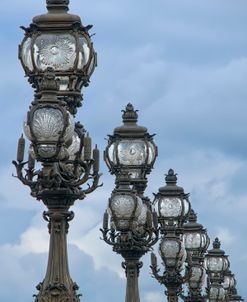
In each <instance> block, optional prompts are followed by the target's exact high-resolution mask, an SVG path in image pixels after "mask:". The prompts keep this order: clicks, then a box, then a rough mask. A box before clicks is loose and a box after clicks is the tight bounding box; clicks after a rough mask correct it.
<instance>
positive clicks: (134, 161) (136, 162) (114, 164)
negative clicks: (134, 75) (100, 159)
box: [104, 104, 157, 184]
mask: <svg viewBox="0 0 247 302" xmlns="http://www.w3.org/2000/svg"><path fill="white" fill-rule="evenodd" d="M137 119H138V115H137V111H135V110H134V107H133V106H132V105H131V104H128V105H127V106H126V109H125V110H123V126H120V127H117V128H115V130H114V134H113V135H109V141H108V146H107V147H106V150H105V154H104V157H105V162H106V164H107V166H108V168H109V169H110V172H111V173H112V174H116V175H119V174H121V173H123V172H126V171H127V172H128V173H129V175H130V182H131V184H138V183H143V182H144V183H146V181H147V180H146V175H147V174H149V173H150V171H151V169H152V167H153V165H154V162H155V159H156V157H157V147H156V145H155V144H154V141H153V136H151V135H150V134H148V132H147V129H146V128H145V127H142V126H139V125H137Z"/></svg>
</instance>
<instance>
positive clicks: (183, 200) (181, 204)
mask: <svg viewBox="0 0 247 302" xmlns="http://www.w3.org/2000/svg"><path fill="white" fill-rule="evenodd" d="M154 204H155V207H156V209H157V212H158V221H159V224H160V232H161V234H162V238H161V243H160V247H159V252H160V255H161V258H162V260H163V264H164V266H165V271H164V273H163V275H160V274H159V271H160V269H159V268H158V266H157V260H156V256H155V255H154V254H153V253H152V255H151V269H152V272H153V275H154V277H155V278H156V279H157V281H158V282H160V283H161V284H163V285H165V286H166V288H167V291H166V292H165V294H166V295H167V296H168V301H169V302H177V301H178V296H179V295H181V293H182V285H183V284H184V283H185V282H186V281H187V280H188V277H189V275H190V272H189V271H188V270H187V272H186V274H185V276H184V277H183V276H182V275H181V271H182V269H183V265H184V262H185V260H186V257H187V253H186V249H185V245H184V242H183V240H182V225H183V223H184V222H185V221H186V219H187V217H188V214H189V210H190V202H189V199H188V194H185V193H184V189H183V188H182V187H179V186H177V176H176V174H175V173H174V171H173V170H172V169H170V170H169V171H168V174H167V175H166V185H165V186H164V187H162V188H160V189H159V193H158V194H155V200H154Z"/></svg>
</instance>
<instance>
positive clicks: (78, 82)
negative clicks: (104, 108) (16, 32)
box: [19, 0, 97, 114]
mask: <svg viewBox="0 0 247 302" xmlns="http://www.w3.org/2000/svg"><path fill="white" fill-rule="evenodd" d="M46 3H47V9H48V12H47V13H46V14H43V15H41V16H36V17H34V18H33V23H32V24H31V25H30V26H29V27H28V28H25V27H22V29H24V30H25V38H24V40H23V41H22V43H21V45H20V48H19V58H20V60H21V63H22V66H23V68H24V70H25V73H26V76H27V77H28V78H29V82H30V83H31V84H32V85H33V87H34V88H35V89H36V93H37V97H40V96H41V94H40V91H41V90H42V89H41V87H40V80H41V79H42V78H43V76H44V73H45V72H46V70H47V68H50V69H52V70H53V71H54V72H55V75H56V79H58V80H59V90H58V93H57V95H58V96H59V99H61V100H63V101H65V102H66V103H67V106H68V109H69V110H70V111H71V113H72V114H74V113H76V108H77V107H79V106H81V101H82V96H81V89H82V87H83V86H87V85H88V83H89V79H90V77H91V75H92V73H93V71H94V68H95V66H96V61H97V60H96V53H95V51H94V49H93V43H92V42H91V38H90V35H89V33H88V31H89V30H90V29H91V27H92V25H89V26H83V25H82V23H81V19H80V17H79V16H76V15H72V14H69V13H68V6H69V0H46Z"/></svg>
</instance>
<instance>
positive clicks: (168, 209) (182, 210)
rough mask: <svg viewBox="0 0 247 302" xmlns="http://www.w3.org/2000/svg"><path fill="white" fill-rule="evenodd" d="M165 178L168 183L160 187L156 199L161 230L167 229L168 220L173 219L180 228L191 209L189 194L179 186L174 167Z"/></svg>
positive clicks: (155, 203)
mask: <svg viewBox="0 0 247 302" xmlns="http://www.w3.org/2000/svg"><path fill="white" fill-rule="evenodd" d="M165 180H166V185H165V186H164V187H161V188H159V192H158V193H157V194H155V199H154V205H155V207H156V210H157V213H158V219H159V223H160V227H161V230H162V229H165V228H166V226H167V224H168V222H169V221H172V222H173V223H174V224H175V225H176V226H177V227H178V228H180V227H181V226H182V224H183V223H184V222H185V221H186V219H187V217H188V214H189V211H190V202H189V199H188V197H189V194H185V193H184V189H183V188H182V187H179V186H177V174H175V173H174V171H173V170H172V169H170V170H169V171H168V174H167V175H166V178H165Z"/></svg>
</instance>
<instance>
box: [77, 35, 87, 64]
mask: <svg viewBox="0 0 247 302" xmlns="http://www.w3.org/2000/svg"><path fill="white" fill-rule="evenodd" d="M89 58H90V48H89V46H88V42H87V40H86V38H84V37H80V38H79V58H78V69H83V67H84V66H85V65H87V64H88V61H89Z"/></svg>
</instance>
